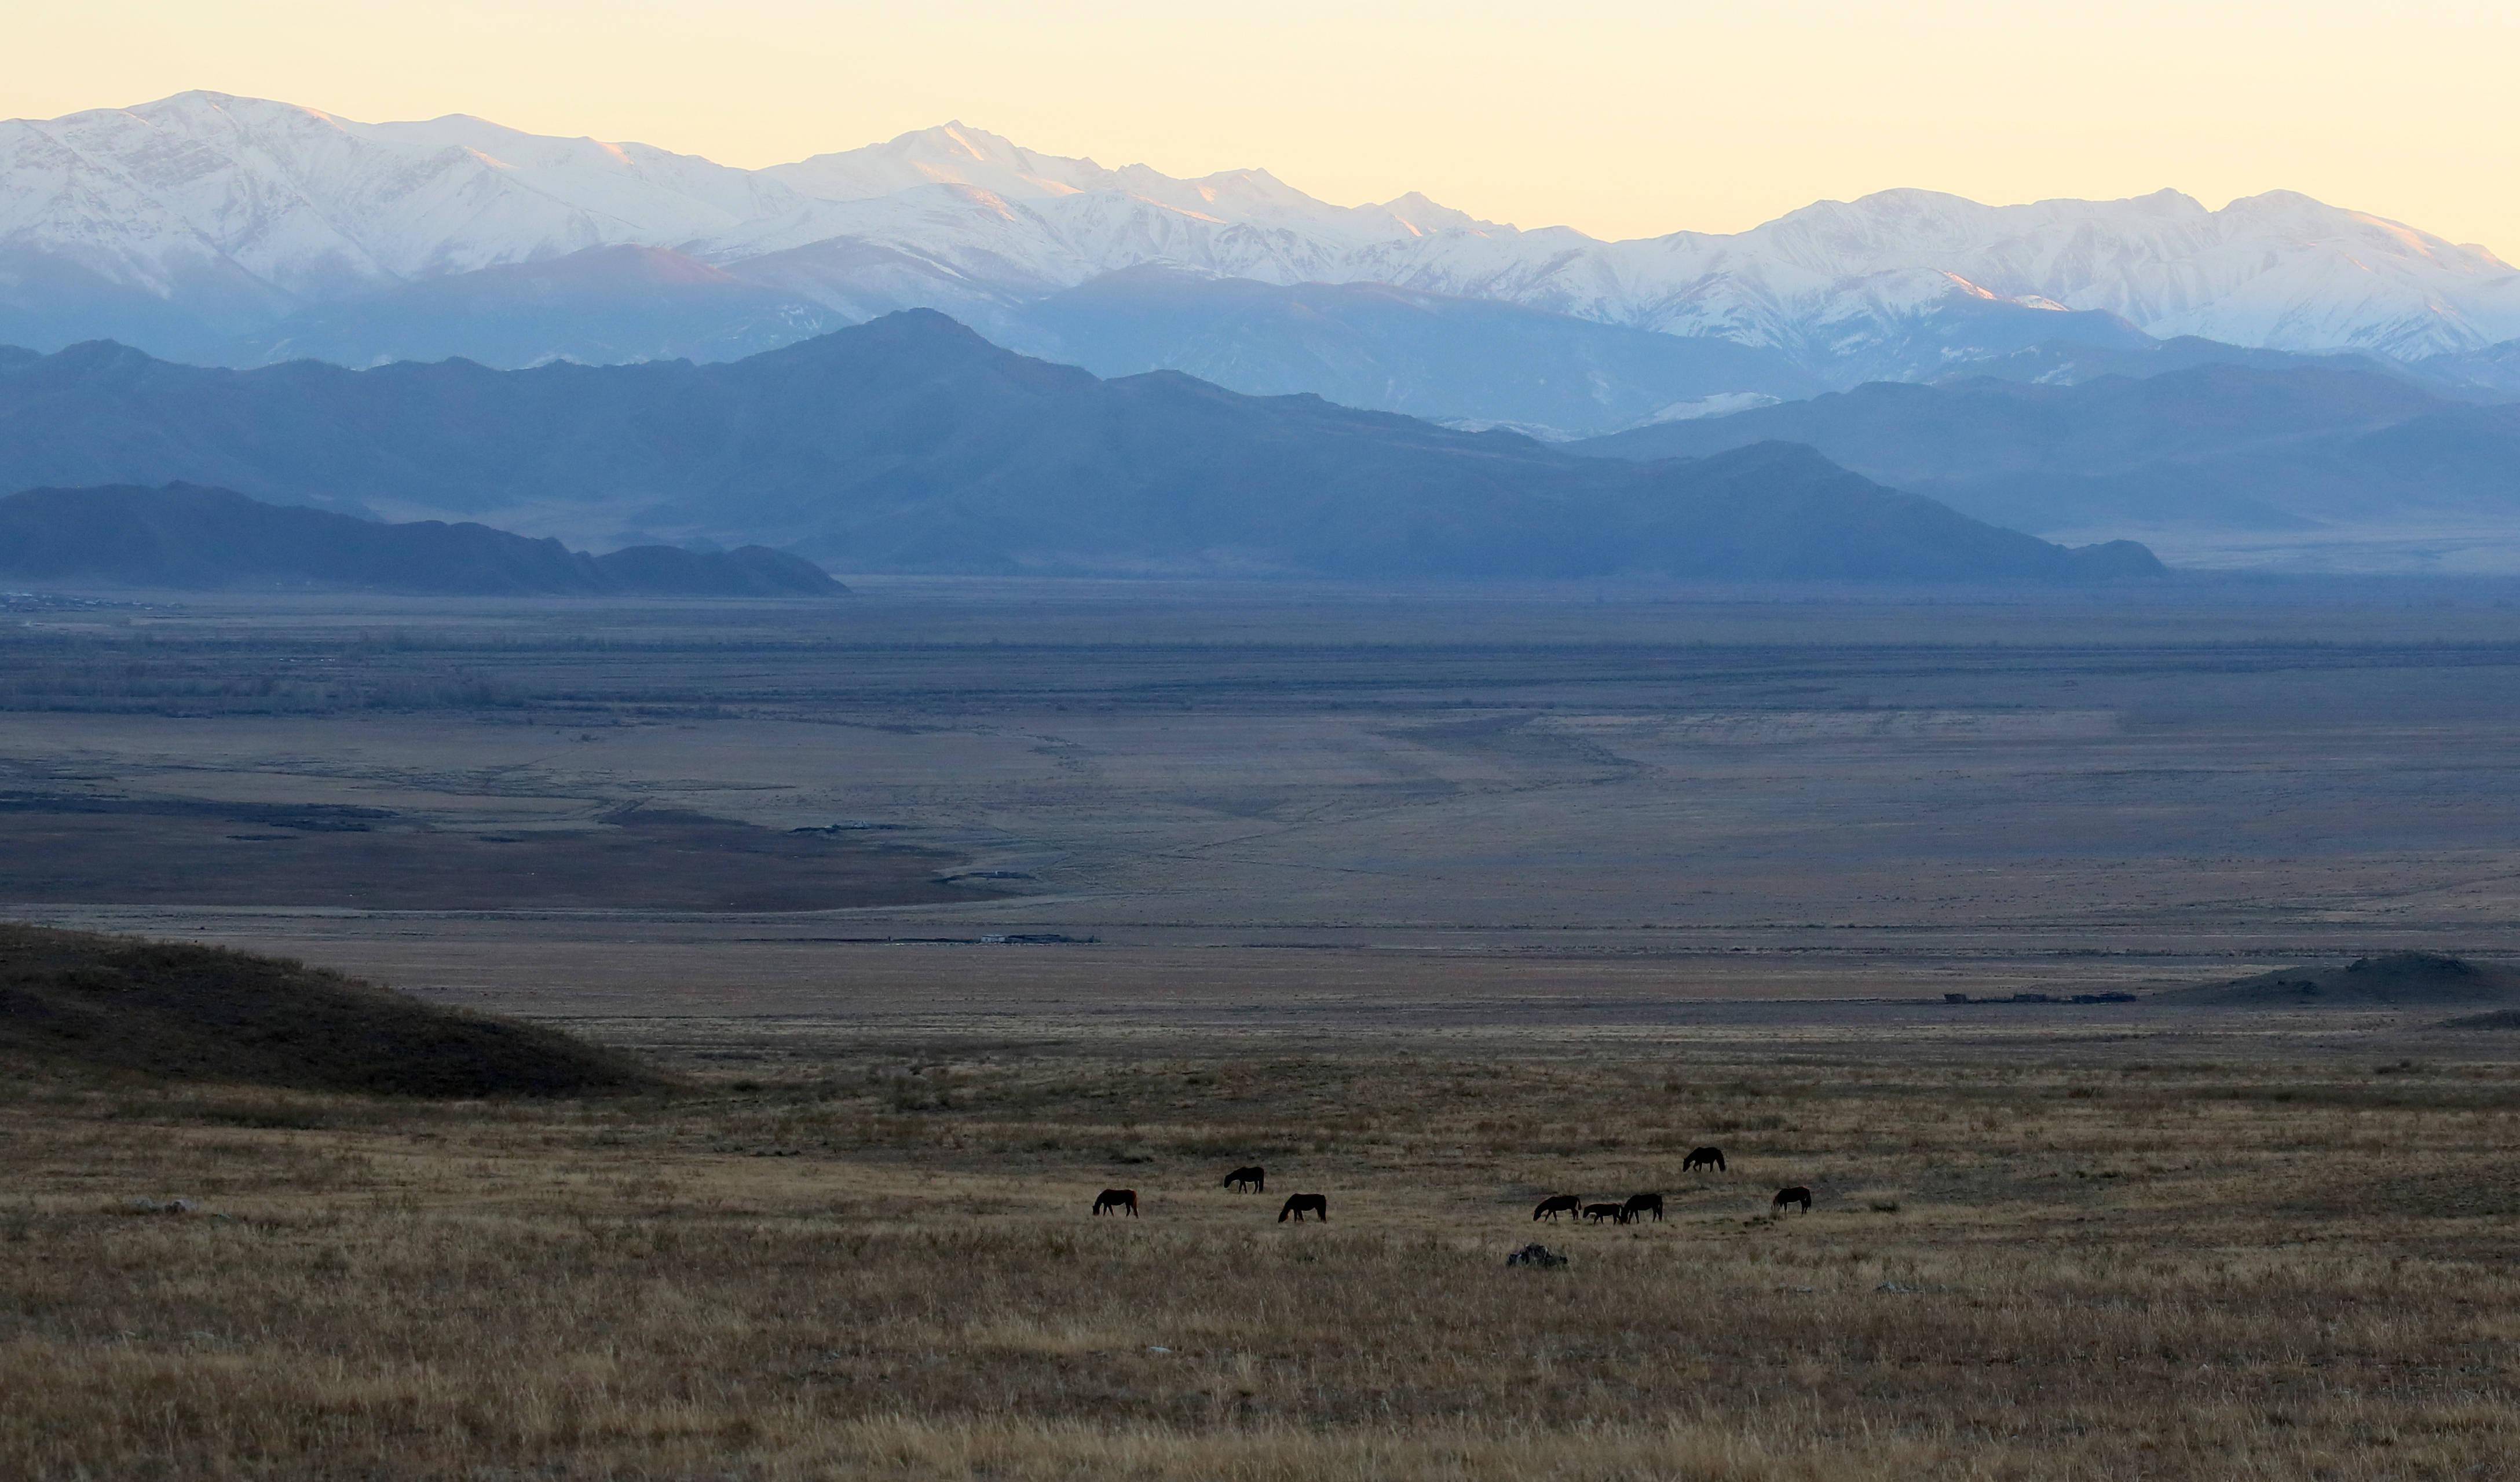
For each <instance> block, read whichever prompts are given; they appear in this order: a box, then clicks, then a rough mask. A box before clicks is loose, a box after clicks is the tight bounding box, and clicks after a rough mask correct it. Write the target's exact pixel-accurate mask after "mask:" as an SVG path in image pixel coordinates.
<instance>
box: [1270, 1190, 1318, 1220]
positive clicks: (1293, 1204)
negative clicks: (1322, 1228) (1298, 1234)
mask: <svg viewBox="0 0 2520 1482" xmlns="http://www.w3.org/2000/svg"><path fill="white" fill-rule="evenodd" d="M1308 1214H1309V1215H1311V1216H1312V1217H1313V1218H1314V1219H1316V1220H1319V1221H1321V1222H1322V1223H1323V1224H1324V1225H1328V1224H1329V1223H1330V1199H1329V1195H1328V1194H1288V1195H1287V1196H1286V1202H1285V1203H1283V1204H1282V1205H1280V1206H1278V1223H1279V1224H1281V1225H1283V1224H1285V1223H1286V1222H1287V1221H1289V1220H1292V1221H1294V1222H1295V1223H1296V1224H1297V1225H1301V1224H1303V1223H1304V1216H1306V1215H1308Z"/></svg>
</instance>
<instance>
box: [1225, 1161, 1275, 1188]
mask: <svg viewBox="0 0 2520 1482" xmlns="http://www.w3.org/2000/svg"><path fill="white" fill-rule="evenodd" d="M1225 1186H1226V1187H1227V1188H1233V1189H1242V1190H1247V1191H1248V1192H1251V1193H1255V1194H1265V1193H1267V1192H1268V1191H1269V1171H1268V1170H1267V1169H1265V1168H1262V1167H1261V1166H1260V1165H1258V1164H1256V1163H1255V1164H1253V1165H1251V1166H1250V1167H1249V1168H1238V1169H1236V1170H1235V1171H1234V1172H1232V1173H1230V1174H1227V1175H1226V1176H1225Z"/></svg>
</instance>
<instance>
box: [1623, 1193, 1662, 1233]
mask: <svg viewBox="0 0 2520 1482" xmlns="http://www.w3.org/2000/svg"><path fill="white" fill-rule="evenodd" d="M1647 1215H1651V1216H1653V1217H1654V1223H1655V1224H1656V1225H1660V1224H1661V1223H1662V1195H1660V1194H1630V1195H1628V1203H1627V1218H1626V1219H1623V1220H1621V1221H1620V1222H1619V1223H1620V1224H1621V1225H1625V1224H1627V1223H1628V1221H1629V1220H1642V1219H1643V1218H1644V1217H1645V1216H1647Z"/></svg>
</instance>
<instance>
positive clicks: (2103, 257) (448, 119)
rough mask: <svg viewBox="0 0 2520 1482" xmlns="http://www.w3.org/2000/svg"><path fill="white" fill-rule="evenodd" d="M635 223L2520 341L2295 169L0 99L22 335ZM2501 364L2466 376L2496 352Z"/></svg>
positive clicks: (49, 342)
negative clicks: (1359, 144)
mask: <svg viewBox="0 0 2520 1482" xmlns="http://www.w3.org/2000/svg"><path fill="white" fill-rule="evenodd" d="M623 246H632V247H649V248H661V249H670V250H672V251H675V252H678V253H682V254H685V255H689V256H692V257H694V258H695V259H697V260H698V261H700V262H702V263H705V264H707V265H709V266H711V267H714V268H717V269H720V270H724V271H727V272H730V273H732V274H734V275H736V276H739V277H745V276H748V274H747V271H746V264H756V263H757V264H761V276H758V277H754V278H753V279H752V281H754V282H755V284H756V286H759V287H763V288H765V289H769V290H771V291H773V292H775V293H777V294H780V295H784V296H785V297H786V299H787V301H788V303H789V306H790V307H791V308H792V309H793V310H794V312H795V314H796V316H797V317H798V321H799V322H798V323H797V325H796V326H795V332H796V333H797V334H798V335H799V336H800V337H801V335H803V334H805V333H810V332H812V331H813V330H814V329H816V328H821V327H826V325H825V324H824V323H822V322H809V321H813V316H814V315H816V314H822V315H839V316H843V317H847V316H855V317H871V316H872V315H873V314H874V313H877V312H881V311H884V310H887V309H890V308H900V307H938V308H943V309H946V310H948V311H949V312H954V313H956V314H957V315H958V316H959V317H964V318H966V319H968V320H971V321H972V322H974V323H978V324H980V325H981V327H983V328H984V329H993V328H995V326H993V325H991V324H990V323H988V321H987V318H986V314H985V312H984V310H985V309H987V308H989V307H991V306H992V305H1004V304H1012V303H1019V302H1022V301H1030V300H1033V299H1037V298H1041V297H1043V296H1046V295H1049V294H1054V293H1058V292H1061V291H1064V290H1068V289H1073V288H1075V287H1077V286H1079V285H1081V284H1084V283H1087V282H1090V281H1092V280H1093V279H1095V278H1097V277H1100V276H1102V274H1105V273H1108V272H1112V271H1118V270H1123V269H1127V268H1133V267H1140V266H1145V265H1148V264H1161V265H1165V266H1170V267H1176V268H1182V269H1187V270H1191V271H1195V272H1202V273H1211V274H1217V275H1221V276H1226V277H1237V278H1247V279H1252V280H1254V281H1258V282H1262V283H1269V284H1275V285H1278V286H1281V287H1285V286H1292V285H1297V284H1305V283H1345V284H1369V283H1371V284H1382V285H1386V286H1389V287H1392V288H1397V289H1403V290H1409V291H1414V292H1422V293H1430V294H1440V295H1446V296H1449V297H1454V298H1464V299H1479V300H1494V301H1502V302H1508V303H1512V304H1515V305H1517V306H1520V307H1524V308H1528V309H1535V310H1543V311H1547V312H1552V313H1557V314H1562V315H1567V316H1570V317H1573V318H1578V319H1585V320H1591V321H1596V322H1599V323H1603V324H1608V325H1614V326H1619V327H1623V328H1631V329H1642V330H1648V331H1652V332H1656V333H1663V334H1672V335H1678V336H1685V337H1712V338H1717V339H1723V340H1728V341H1732V342H1733V343H1736V344H1740V345H1743V346H1747V347H1756V348H1766V349H1771V350H1775V351H1778V353H1781V354H1783V355H1786V356H1788V357H1789V358H1791V359H1793V360H1794V362H1795V363H1796V365H1797V366H1798V367H1799V368H1800V369H1801V370H1802V371H1803V372H1804V373H1806V374H1809V375H1813V376H1816V377H1818V378H1820V379H1822V380H1823V381H1825V382H1829V383H1830V384H1836V385H1847V384H1853V381H1854V380H1861V379H1872V378H1875V377H1878V376H1881V375H1884V374H1893V375H1895V376H1896V378H1898V379H1927V378H1929V376H1930V375H1931V374H1939V373H1941V372H1943V371H1946V370H1948V369H1950V368H1951V365H1950V357H1952V356H1959V357H1962V358H1966V357H1969V356H1974V355H1977V354H1980V353H1982V352H1986V351H1988V350H1990V349H1991V350H1992V351H1994V352H1999V353H2000V352H2007V351H2009V350H2010V349H2013V348H2017V347H2020V346H2023V345H2028V344H2033V343H2037V342H2038V341H2039V340H2041V339H2044V338H2049V337H2050V335H2049V334H2048V331H2050V330H2054V331H2056V332H2059V333H2061V332H2063V331H2064V329H2065V327H2066V325H2065V316H2068V315H2073V314H2082V315H2092V316H2099V318H2100V319H2102V320H2105V319H2109V318H2114V319H2115V320H2118V321H2123V324H2124V326H2125V327H2126V328H2127V330H2128V331H2129V332H2130V333H2133V332H2140V333H2141V334H2143V335H2146V336H2151V337H2155V338H2162V337H2169V336H2177V335H2195V336H2202V337H2205V338H2210V339H2215V340H2221V341H2225V342H2228V343H2231V344H2235V345H2240V346H2243V347H2272V348H2279V349H2292V350H2300V351H2329V350H2345V349H2357V350H2365V351H2370V352H2374V353H2382V354H2388V355H2391V356H2395V357H2397V358H2402V359H2408V360H2415V359H2421V358H2424V357H2427V356H2473V355H2476V354H2477V353H2478V352H2480V351H2484V350H2487V349H2489V348H2491V347H2495V346H2498V345H2502V344H2506V343H2509V342H2511V341H2514V340H2520V272H2515V271H2514V270H2513V269H2511V268H2510V267H2509V266H2508V265H2507V264H2504V263H2502V262H2501V261H2500V260H2499V259H2498V258H2496V257H2494V256H2493V255H2492V254H2491V253H2487V252H2484V251H2483V250H2481V249H2470V248H2462V247H2459V246H2457V245H2455V244H2452V243H2450V242H2447V241H2445V240H2443V239H2441V238H2438V237H2434V236H2431V235H2429V234H2426V233H2423V232H2420V231H2418V230H2415V229H2414V228H2411V227H2408V226H2405V225H2403V224H2401V223H2397V222H2393V221H2390V220H2388V219H2386V218H2383V217H2379V216H2375V215H2371V214H2369V213H2367V212H2360V211H2353V210H2346V209H2341V208H2332V207H2327V206H2324V205H2322V204H2320V203H2318V202H2315V201H2312V200H2310V198H2308V197H2304V196H2299V195H2297V194H2294V193H2289V192H2280V191H2277V192H2269V193H2267V194H2264V195H2261V196H2255V197H2244V198H2241V199H2240V200H2238V201H2234V202H2232V203H2230V204H2228V205H2227V206H2225V207H2223V208H2220V209H2208V208H2205V207H2204V206H2203V205H2202V204H2201V203H2199V202H2196V201H2194V200H2193V199H2192V198H2189V197H2186V196H2183V195H2181V194H2179V193H2178V192H2175V191H2164V192H2158V193H2155V194H2154V195H2151V196H2145V197H2138V198H2133V199H2131V200H2127V201H2119V202H2078V201H2064V200H2056V201H2044V202H2036V203H2031V204H2028V205H2023V206H2001V207H1991V206H1983V205H1979V204H1977V203H1974V202H1969V201H1966V200H1964V199H1962V198H1959V197H1956V196H1948V195H1943V194H1939V193H1935V192H1930V191H1920V190H1904V189H1903V190H1892V191H1882V192H1876V193H1873V194H1871V195H1868V196H1865V197H1862V198H1859V199H1858V200H1856V201H1853V202H1820V203H1815V204H1814V205H1812V206H1809V207H1805V208H1800V209H1797V210H1795V211H1791V212H1788V213H1786V214H1785V215H1783V216H1780V217H1778V218H1777V219H1776V220H1774V221H1771V222H1768V223H1765V224H1763V225H1761V226H1758V227H1754V228H1751V229H1750V230H1748V231H1745V232H1740V233H1733V234H1713V233H1699V232H1686V231H1683V232H1675V233H1671V234H1669V235H1666V236H1662V237H1657V238H1647V239H1638V240H1634V241H1627V242H1603V241H1599V240H1597V239H1594V238H1592V237H1588V236H1586V235H1584V234H1583V233H1580V232H1577V231H1574V230H1572V229H1570V228H1565V227H1542V228H1537V229H1533V230H1523V229H1521V228H1517V227H1513V226H1510V225H1507V224H1502V223H1496V222H1487V221H1481V220H1478V219H1476V218H1474V217H1471V216H1469V215H1467V214H1466V213H1463V212H1459V211H1454V210H1451V209H1449V208H1443V207H1440V206H1437V205H1436V204H1435V203H1432V202H1429V201H1426V200H1425V199H1424V198H1423V197H1422V196H1418V195H1416V194H1415V193H1412V194H1409V195H1404V196H1401V197H1396V198H1394V199H1393V200H1392V201H1389V202H1384V203H1379V204H1367V205H1361V206H1354V207H1342V206H1334V205H1331V204H1329V203H1327V202H1322V201H1319V200H1316V199H1314V198H1313V197H1311V196H1308V195H1305V194H1304V193H1303V192H1301V191H1298V190H1296V189H1294V188H1293V187H1290V186H1287V185H1286V184H1284V182H1283V181H1280V180H1278V179H1277V177H1275V176H1274V175H1271V174H1270V173H1269V172H1267V171H1266V170H1257V169H1245V170H1229V171H1220V172H1217V173H1214V174H1210V175H1205V176H1200V177H1197V178H1194V179H1187V180H1185V179H1177V178H1175V177H1172V176H1168V175H1164V174H1162V173H1160V172H1158V171H1154V170H1151V169H1149V168H1148V167H1146V166H1144V165H1126V166H1121V167H1119V168H1116V169H1114V168H1106V167H1104V166H1102V165H1100V164H1097V163H1095V162H1092V161H1090V160H1073V159H1066V158H1063V157H1058V156H1052V155H1045V154H1040V153H1037V152H1034V151H1031V150H1027V149H1024V148H1023V147H1021V146H1019V145H1016V144H1014V143H1013V142H1012V141H1011V140H1007V139H1004V138H1002V137H1000V136H998V135H995V134H991V133H988V132H987V131H986V130H982V129H975V128H971V127H969V126H967V125H963V124H960V123H957V124H951V125H945V126H941V127H938V128H932V129H926V130H915V131H913V132H911V133H907V134H903V135H901V136H898V137H897V138H895V139H893V140H890V141H886V142H884V143H880V144H876V145H869V146H865V147H863V148H860V149H856V150H846V151H839V152H834V153H829V154H824V155H818V156H815V157H812V158H810V159H808V160H804V161H799V162H794V163H791V164H786V165H775V166H771V167H769V168H767V169H762V170H742V169H737V168H734V167H731V166H725V165H719V164H716V163H714V162H709V161H706V160H703V159H700V158H698V157H697V156H689V155H679V154H675V153H673V152H671V151H667V150H661V149H656V148H654V147H652V146H648V145H639V144H606V143H602V142H599V141H596V140H592V139H562V138H556V137H548V136H539V135H531V134H525V133H522V132H521V131H517V130H514V129H508V128H505V127H503V126H501V125H498V124H495V123H492V122H489V121H487V120H483V119H478V118H472V117H470V116H460V115H453V116H445V117H441V118H436V119H430V120H426V121H420V122H405V123H383V124H367V123H358V122H356V121H354V120H349V119H344V118H340V117H337V116H333V115H329V114H324V113H321V112H320V111H317V110H312V109H304V108H300V107H297V106H294V105H290V104H283V103H274V102H270V101H267V100H258V99H248V98H239V97H234V96H231V95H225V94H212V93H199V92H197V93H187V94H178V95H176V96H174V97H172V98H167V99H161V100H158V102H155V103H150V104H143V105H139V106H137V107H135V108H130V109H102V110H92V111H89V112H86V113H81V114H72V115H66V116H63V117H61V118H55V119H41V120H36V119H15V120H9V121H7V122H5V123H0V340H20V341H25V342H28V343H33V344H36V345H38V346H39V347H57V346H58V345H61V344H64V343H68V342H69V341H72V340H76V339H86V338H93V337H94V336H95V334H96V333H98V332H100V331H102V330H113V331H114V332H115V333H117V335H118V336H119V337H120V338H124V339H127V340H133V341H135V343H140V344H143V345H146V346H148V347H152V348H153V349H158V350H160V351H162V352H167V353H183V354H186V355H188V356H190V357H194V358H202V357H212V356H217V355H221V354H226V355H229V357H230V358H236V357H237V356H236V354H235V351H236V347H238V346H240V345H243V344H248V343H260V344H263V345H264V346H265V347H266V348H265V350H264V351H263V353H265V354H269V353H271V352H273V350H274V348H275V347H274V345H273V337H272V335H271V334H270V331H271V329H272V327H273V326H274V325H276V324H278V323H279V322H280V321H282V320H285V319H287V318H289V317H290V316H292V315H294V314H303V313H305V312H307V311H308V310H310V309H313V308H317V307H320V306H322V305H327V304H331V303H335V302H337V301H341V300H344V299H348V298H354V297H357V296H359V295H362V294H372V293H375V292H377V291H379V290H381V289H385V288H390V287H395V286H401V285H409V284H414V283H422V282H427V281H431V280H436V279H442V278H447V277H454V276H460V275H463V274H467V273H472V272H477V271H482V270H488V269H496V268H503V267H513V266H516V265H517V264H521V263H531V262H538V261H549V260H553V259H557V258H562V257H566V256H568V255H572V254H576V253H581V252H584V251H586V250H589V249H593V248H603V247H623ZM798 254H802V255H803V256H802V257H798V256H795V255H798ZM1956 316H1957V317H1956ZM2096 322H2097V321H2095V323H2096ZM82 324H84V325H86V326H87V332H86V333H80V332H78V331H79V326H80V325H82ZM1988 334H1992V335H1994V336H1995V337H1996V340H1995V343H1994V344H1993V345H1992V346H1989V345H1985V344H1981V343H1980V342H1981V341H1982V340H1983V338H1984V337H1985V336H1986V335H1988ZM223 347H224V348H223ZM397 353H399V352H397ZM246 358H248V359H249V358H250V357H249V356H248V357H246ZM2479 365H2481V366H2482V367H2483V368H2482V369H2481V370H2480V369H2478V368H2477V367H2476V366H2464V367H2462V368H2461V373H2462V374H2483V375H2490V376H2494V377H2499V376H2500V375H2501V374H2502V368H2501V367H2500V365H2499V363H2498V362H2497V361H2494V360H2492V359H2491V358H2490V357H2489V359H2488V360H2486V361H2482V362H2479ZM1850 378H1852V379H1850ZM1743 389H1746V388H1743Z"/></svg>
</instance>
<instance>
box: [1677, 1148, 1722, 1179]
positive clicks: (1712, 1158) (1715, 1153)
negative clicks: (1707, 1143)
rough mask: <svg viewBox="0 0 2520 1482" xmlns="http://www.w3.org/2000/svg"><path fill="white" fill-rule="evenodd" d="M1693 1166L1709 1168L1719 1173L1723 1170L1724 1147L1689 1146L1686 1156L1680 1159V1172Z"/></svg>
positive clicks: (1686, 1170) (1685, 1171) (1684, 1171)
mask: <svg viewBox="0 0 2520 1482" xmlns="http://www.w3.org/2000/svg"><path fill="white" fill-rule="evenodd" d="M1693 1168H1711V1169H1713V1170H1715V1171H1716V1172H1717V1173H1719V1174H1720V1173H1723V1172H1724V1171H1725V1170H1724V1149H1722V1148H1720V1147H1692V1148H1690V1149H1689V1150H1688V1157H1686V1158H1683V1159H1681V1160H1680V1171H1681V1172H1682V1173H1688V1171H1689V1170H1690V1169H1693Z"/></svg>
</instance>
